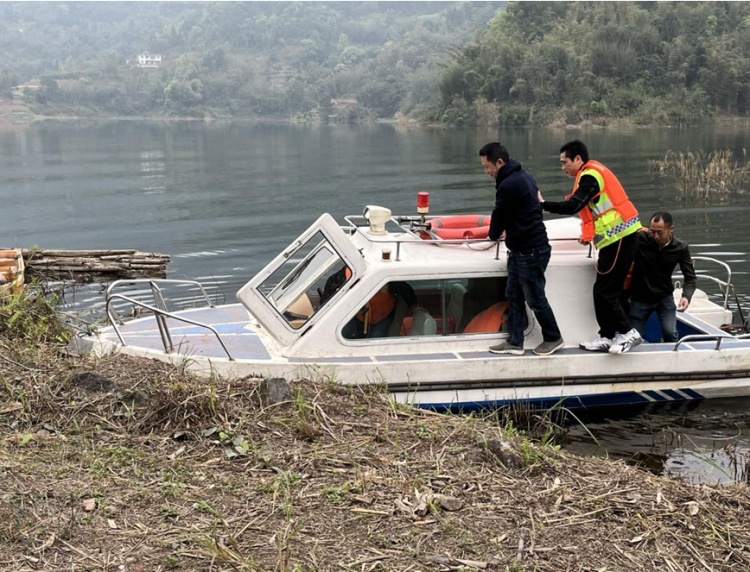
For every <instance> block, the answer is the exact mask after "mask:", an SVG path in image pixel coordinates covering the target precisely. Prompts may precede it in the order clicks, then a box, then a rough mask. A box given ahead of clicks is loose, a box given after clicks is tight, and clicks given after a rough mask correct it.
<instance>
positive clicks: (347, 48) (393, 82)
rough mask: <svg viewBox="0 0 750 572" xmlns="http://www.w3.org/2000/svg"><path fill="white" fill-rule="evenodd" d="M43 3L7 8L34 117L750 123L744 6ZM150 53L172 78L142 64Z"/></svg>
mask: <svg viewBox="0 0 750 572" xmlns="http://www.w3.org/2000/svg"><path fill="white" fill-rule="evenodd" d="M41 6H42V5H41V4H40V3H27V2H6V3H0V100H7V99H10V98H11V95H12V93H15V97H16V99H17V100H20V99H23V100H24V101H25V102H26V104H27V105H28V106H29V107H30V108H31V110H32V111H33V112H34V113H36V114H39V115H57V116H59V115H63V116H102V115H106V116H125V117H127V116H147V117H170V116H173V117H197V118H211V117H275V118H284V119H294V120H303V121H341V122H360V121H370V120H373V119H377V118H387V119H393V118H394V117H395V118H398V119H407V118H412V119H416V120H420V121H441V122H445V123H448V124H452V125H469V124H476V125H485V126H495V125H549V124H552V125H562V124H578V123H586V122H589V123H597V124H607V123H611V122H615V121H621V120H625V121H628V122H634V123H636V124H644V125H685V124H693V123H700V122H705V121H708V120H711V119H712V118H714V117H716V116H720V115H723V116H732V117H736V116H742V117H745V116H747V115H748V114H749V113H750V59H748V58H747V57H746V54H747V53H748V51H750V4H749V3H747V2H510V3H506V2H210V3H209V2H134V3H118V2H95V3H91V2H88V3H81V2H60V3H44V4H43V9H40V8H41ZM506 6H507V9H506ZM145 52H150V53H151V54H159V55H160V56H162V63H161V65H160V66H159V67H158V68H155V69H149V68H141V67H138V65H137V57H138V55H139V54H142V53H145ZM17 85H26V86H27V87H25V88H23V87H22V88H19V89H16V90H13V86H17ZM1 106H2V103H0V107H1ZM0 111H1V110H0Z"/></svg>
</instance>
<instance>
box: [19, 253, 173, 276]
mask: <svg viewBox="0 0 750 572" xmlns="http://www.w3.org/2000/svg"><path fill="white" fill-rule="evenodd" d="M22 252H23V258H24V261H25V262H26V274H27V275H28V276H37V277H39V278H44V279H48V280H76V281H79V282H90V281H94V280H98V279H105V280H106V279H118V278H139V277H144V278H165V277H166V275H167V264H168V263H169V255H167V254H159V253H154V252H139V251H137V250H45V249H36V248H35V249H31V248H24V249H22Z"/></svg>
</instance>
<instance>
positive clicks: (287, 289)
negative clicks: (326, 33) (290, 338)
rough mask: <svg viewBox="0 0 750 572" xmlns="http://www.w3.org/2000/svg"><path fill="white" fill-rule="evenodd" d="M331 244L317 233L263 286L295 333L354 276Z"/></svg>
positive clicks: (265, 293) (266, 295)
mask: <svg viewBox="0 0 750 572" xmlns="http://www.w3.org/2000/svg"><path fill="white" fill-rule="evenodd" d="M347 269H348V266H347V265H346V263H345V262H344V260H343V258H342V257H341V255H339V253H338V252H337V251H336V249H335V248H334V247H333V245H332V244H331V242H330V241H329V240H328V239H327V238H326V237H325V236H324V235H323V233H321V232H317V233H315V234H314V235H312V236H311V237H310V239H309V240H307V241H306V242H304V243H302V244H300V245H299V247H298V248H297V249H296V250H295V251H294V252H293V253H292V254H291V255H290V256H289V258H287V259H286V260H285V261H284V262H283V263H282V264H281V265H280V266H279V267H278V268H277V269H276V270H275V271H274V272H273V273H272V274H271V275H270V276H268V278H266V279H265V280H264V281H263V282H262V283H261V284H260V285H259V286H258V291H259V292H260V293H261V295H262V296H263V297H264V298H265V299H266V300H267V301H268V302H269V303H270V304H271V306H272V307H273V308H274V309H275V310H276V311H277V312H278V313H279V314H281V315H282V316H283V317H284V318H285V319H286V321H287V322H288V323H289V325H290V326H291V327H293V328H295V329H297V328H300V327H302V326H303V325H304V324H305V323H306V322H307V321H308V320H309V319H310V318H312V316H313V315H315V313H316V312H317V311H318V310H320V308H321V307H322V306H323V305H324V304H325V302H327V301H328V299H330V298H331V297H332V296H333V295H334V294H335V293H336V292H337V291H338V290H339V289H340V288H341V286H343V284H344V283H346V281H347V280H348V279H349V277H350V276H351V271H349V272H347Z"/></svg>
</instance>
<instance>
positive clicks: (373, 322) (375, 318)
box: [342, 276, 508, 340]
mask: <svg viewBox="0 0 750 572" xmlns="http://www.w3.org/2000/svg"><path fill="white" fill-rule="evenodd" d="M506 282H507V278H506V277H500V276H497V277H487V278H464V279H453V278H451V279H439V280H407V281H393V282H389V283H388V284H386V285H385V286H383V287H382V288H381V289H380V290H379V291H378V292H377V293H376V294H375V295H374V296H372V298H371V299H370V300H369V301H368V302H367V303H366V304H365V305H364V306H363V307H362V308H360V310H359V311H358V312H357V313H356V314H355V315H354V316H353V317H352V318H351V319H350V320H349V321H348V322H347V323H346V325H345V326H344V328H343V330H342V335H343V337H344V338H346V339H350V340H356V339H365V338H384V337H395V336H449V335H457V334H472V333H493V332H498V331H507V326H506V320H507V315H506V309H507V307H508V303H507V301H506V299H505V284H506Z"/></svg>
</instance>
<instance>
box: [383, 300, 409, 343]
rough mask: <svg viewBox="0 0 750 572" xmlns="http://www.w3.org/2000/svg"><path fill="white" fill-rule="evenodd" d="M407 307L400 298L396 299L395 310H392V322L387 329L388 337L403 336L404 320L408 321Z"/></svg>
mask: <svg viewBox="0 0 750 572" xmlns="http://www.w3.org/2000/svg"><path fill="white" fill-rule="evenodd" d="M408 313H409V305H408V304H407V302H406V301H405V300H404V299H403V298H401V297H396V308H395V309H394V310H393V321H392V322H391V326H390V328H389V329H388V337H393V336H400V335H403V332H402V329H403V328H404V320H408V319H409V318H407V317H406V316H407V314H408Z"/></svg>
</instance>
